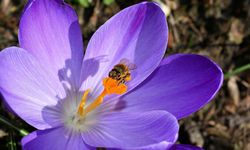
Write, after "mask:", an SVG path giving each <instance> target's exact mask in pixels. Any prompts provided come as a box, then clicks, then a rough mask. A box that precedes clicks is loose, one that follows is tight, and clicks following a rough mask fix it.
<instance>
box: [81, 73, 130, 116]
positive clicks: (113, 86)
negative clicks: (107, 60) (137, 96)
mask: <svg viewBox="0 0 250 150" xmlns="http://www.w3.org/2000/svg"><path fill="white" fill-rule="evenodd" d="M102 83H103V86H104V90H103V91H102V93H101V94H100V95H99V96H98V97H97V98H96V99H95V100H94V101H93V102H92V103H91V104H89V105H88V106H86V107H85V105H86V101H87V98H88V94H89V92H90V89H88V90H86V91H85V93H84V94H83V97H82V100H81V103H80V104H79V106H78V111H77V114H78V116H79V117H80V118H84V117H85V116H86V114H88V113H89V112H91V111H92V110H94V109H95V108H97V107H98V106H100V105H101V104H102V102H103V98H104V97H105V96H107V95H110V94H123V93H125V92H126V91H127V86H126V85H125V84H124V83H123V82H121V80H117V79H113V78H111V77H107V78H104V79H103V82H102Z"/></svg>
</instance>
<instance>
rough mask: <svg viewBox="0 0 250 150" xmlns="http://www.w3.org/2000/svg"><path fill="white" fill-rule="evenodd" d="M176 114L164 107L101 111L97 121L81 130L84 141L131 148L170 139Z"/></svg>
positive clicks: (174, 134) (172, 138) (174, 125)
mask: <svg viewBox="0 0 250 150" xmlns="http://www.w3.org/2000/svg"><path fill="white" fill-rule="evenodd" d="M178 128H179V127H178V122H177V120H176V118H175V117H174V116H173V115H171V114H170V113H167V112H166V111H151V112H145V113H111V112H110V113H104V114H102V115H101V116H100V117H99V121H98V123H97V124H95V125H94V126H92V127H90V129H88V130H87V131H86V132H83V133H82V137H83V139H84V141H85V142H86V143H87V144H89V145H91V146H95V147H109V148H123V149H127V148H132V147H141V146H145V145H151V144H155V143H159V142H161V141H164V140H166V141H168V142H173V141H175V140H176V136H177V133H178Z"/></svg>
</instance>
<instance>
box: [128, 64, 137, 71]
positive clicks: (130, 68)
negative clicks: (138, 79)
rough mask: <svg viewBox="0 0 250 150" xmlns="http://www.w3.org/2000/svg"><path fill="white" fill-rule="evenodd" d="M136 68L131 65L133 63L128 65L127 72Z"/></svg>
mask: <svg viewBox="0 0 250 150" xmlns="http://www.w3.org/2000/svg"><path fill="white" fill-rule="evenodd" d="M136 68H137V67H136V65H135V64H133V63H130V64H129V65H128V69H129V70H135V69H136Z"/></svg>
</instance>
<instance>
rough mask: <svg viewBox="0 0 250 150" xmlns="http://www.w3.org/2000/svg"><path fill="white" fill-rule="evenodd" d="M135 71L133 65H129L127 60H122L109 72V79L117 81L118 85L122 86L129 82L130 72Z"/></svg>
mask: <svg viewBox="0 0 250 150" xmlns="http://www.w3.org/2000/svg"><path fill="white" fill-rule="evenodd" d="M134 69H136V66H135V64H133V63H130V62H129V60H128V59H122V60H121V61H120V62H119V63H118V64H117V65H115V66H114V67H113V69H112V70H111V71H110V72H109V77H110V78H112V79H115V80H116V81H118V84H124V83H125V82H127V81H130V80H131V73H130V71H131V70H134Z"/></svg>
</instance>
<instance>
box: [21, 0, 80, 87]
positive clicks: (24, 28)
mask: <svg viewBox="0 0 250 150" xmlns="http://www.w3.org/2000/svg"><path fill="white" fill-rule="evenodd" d="M25 8H26V9H25V10H24V12H23V15H22V17H21V21H20V26H19V43H20V46H21V47H22V48H24V49H25V50H27V51H29V52H30V53H31V54H32V55H33V56H34V57H35V58H36V59H37V60H39V61H40V62H41V64H43V65H44V66H45V67H46V68H49V69H51V70H52V71H53V72H54V74H55V75H57V76H59V78H60V80H65V81H68V82H70V83H71V85H74V87H76V88H77V86H78V88H79V86H80V82H79V77H80V70H81V63H82V59H83V43H82V36H81V31H80V26H79V24H78V20H77V15H76V13H75V12H74V10H73V9H72V8H71V7H70V6H68V5H67V4H65V3H64V2H63V1H62V0H30V1H29V2H28V4H27V6H26V7H25Z"/></svg>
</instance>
